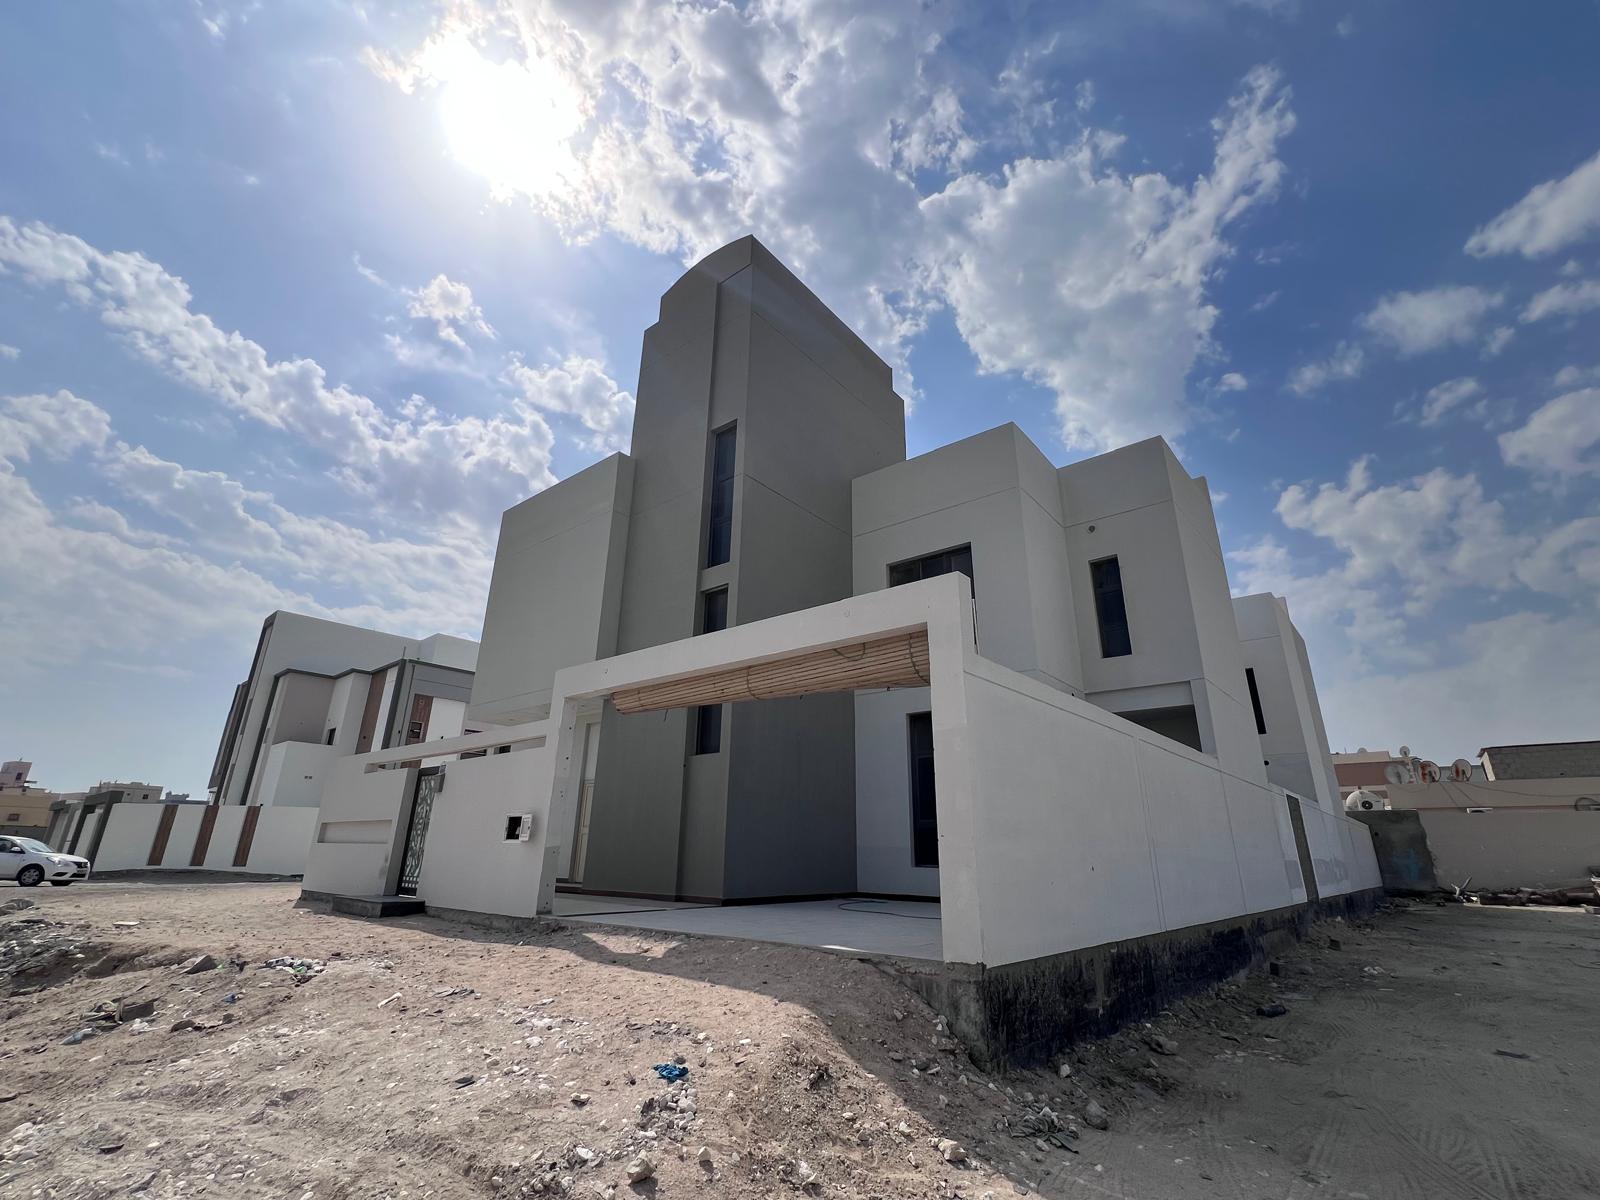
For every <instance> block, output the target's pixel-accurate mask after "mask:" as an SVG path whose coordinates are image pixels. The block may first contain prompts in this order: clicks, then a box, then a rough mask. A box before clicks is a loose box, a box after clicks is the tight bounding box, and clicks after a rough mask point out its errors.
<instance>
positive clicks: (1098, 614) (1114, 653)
mask: <svg viewBox="0 0 1600 1200" xmlns="http://www.w3.org/2000/svg"><path fill="white" fill-rule="evenodd" d="M1107 563H1112V564H1114V565H1115V568H1116V572H1117V586H1116V593H1115V594H1116V603H1117V605H1118V607H1119V608H1121V609H1122V621H1121V622H1120V628H1121V630H1122V642H1121V643H1118V645H1121V646H1122V647H1123V648H1122V649H1115V648H1114V647H1113V646H1111V645H1108V639H1107V637H1106V634H1107V631H1108V630H1111V631H1115V630H1116V629H1117V628H1118V625H1117V624H1116V623H1108V622H1107V620H1106V598H1107V597H1109V596H1110V595H1111V594H1112V593H1111V589H1110V588H1102V587H1101V585H1100V574H1101V571H1102V570H1103V568H1104V567H1105V565H1106V564H1107ZM1089 592H1090V595H1091V596H1092V597H1093V598H1094V619H1095V625H1096V627H1097V629H1098V632H1099V634H1100V657H1101V658H1127V657H1128V656H1129V655H1131V654H1132V653H1133V623H1132V622H1131V621H1130V620H1129V619H1128V594H1127V588H1126V587H1125V586H1124V585H1123V582H1122V560H1121V558H1120V557H1119V556H1118V555H1115V554H1107V555H1103V556H1102V557H1100V558H1096V559H1091V560H1090V562H1089Z"/></svg>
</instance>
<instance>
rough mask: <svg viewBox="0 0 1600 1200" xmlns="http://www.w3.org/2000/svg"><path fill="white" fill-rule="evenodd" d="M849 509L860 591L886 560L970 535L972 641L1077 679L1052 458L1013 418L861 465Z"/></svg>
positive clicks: (885, 571)
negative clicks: (864, 470)
mask: <svg viewBox="0 0 1600 1200" xmlns="http://www.w3.org/2000/svg"><path fill="white" fill-rule="evenodd" d="M851 516H852V521H853V523H854V538H853V541H852V559H853V570H854V590H855V592H856V594H857V595H860V594H862V593H864V592H873V591H877V590H879V589H881V588H885V587H887V586H888V584H889V566H890V565H891V564H893V563H897V562H903V561H905V560H907V559H912V558H921V557H923V556H925V555H929V554H936V553H938V552H939V551H942V550H949V549H952V548H954V547H957V546H962V545H970V546H971V547H972V564H973V571H974V580H973V583H974V586H975V589H976V593H977V616H976V624H977V637H978V649H979V652H980V653H981V654H983V655H984V657H986V658H989V659H992V660H993V661H995V662H998V663H1003V664H1004V665H1006V666H1008V667H1010V668H1011V669H1012V670H1015V671H1021V672H1022V673H1023V674H1025V675H1031V676H1032V677H1033V678H1035V679H1038V680H1040V681H1041V682H1044V683H1048V684H1051V685H1052V686H1055V687H1059V688H1063V689H1066V690H1069V691H1072V690H1081V685H1082V681H1081V670H1080V665H1079V662H1078V646H1077V638H1076V635H1075V632H1074V627H1073V623H1072V618H1071V599H1070V586H1071V585H1070V581H1069V577H1068V571H1067V547H1066V537H1065V533H1064V531H1063V529H1062V525H1061V493H1060V489H1059V488H1058V487H1057V486H1056V481H1055V468H1054V467H1052V466H1051V465H1050V462H1049V460H1048V459H1046V458H1045V456H1044V455H1043V454H1042V453H1040V451H1039V449H1038V447H1036V446H1035V445H1034V444H1033V443H1032V442H1031V441H1029V440H1028V438H1027V437H1026V436H1025V435H1024V434H1023V433H1022V431H1021V430H1020V429H1018V428H1017V427H1016V426H1015V425H1010V424H1007V425H1001V426H999V427H997V428H995V429H990V430H988V431H986V432H984V433H980V434H976V435H974V436H973V437H969V438H965V439H963V440H962V441H959V442H954V443H952V444H950V445H948V446H941V447H940V448H939V449H937V450H933V451H930V452H929V453H927V454H922V455H919V456H917V457H916V458H913V459H908V460H907V461H905V462H902V463H896V464H894V465H893V466H890V467H885V468H883V469H882V470H880V471H874V472H872V473H871V474H870V475H864V476H862V477H861V478H859V479H857V480H856V481H855V484H854V487H853V504H852V512H851Z"/></svg>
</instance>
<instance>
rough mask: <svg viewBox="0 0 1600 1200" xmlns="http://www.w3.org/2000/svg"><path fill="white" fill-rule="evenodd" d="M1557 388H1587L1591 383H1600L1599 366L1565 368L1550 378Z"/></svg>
mask: <svg viewBox="0 0 1600 1200" xmlns="http://www.w3.org/2000/svg"><path fill="white" fill-rule="evenodd" d="M1551 381H1552V382H1553V383H1554V384H1555V385H1556V387H1557V388H1579V387H1587V386H1588V385H1589V384H1592V383H1600V365H1597V366H1593V367H1578V366H1566V367H1562V368H1561V369H1560V370H1559V371H1557V372H1556V373H1555V375H1554V376H1552V377H1551Z"/></svg>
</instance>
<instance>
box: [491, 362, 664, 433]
mask: <svg viewBox="0 0 1600 1200" xmlns="http://www.w3.org/2000/svg"><path fill="white" fill-rule="evenodd" d="M506 380H507V382H508V383H511V384H513V385H514V386H515V387H516V388H517V389H518V390H519V391H520V392H521V393H522V397H523V399H524V400H526V401H527V402H528V403H529V404H531V405H533V406H534V407H535V408H537V409H540V410H541V411H543V412H548V413H561V414H564V415H566V416H573V417H576V418H578V420H579V422H581V423H582V425H583V427H584V428H585V429H587V430H588V431H589V434H590V436H589V437H588V438H586V439H585V442H586V444H587V445H588V446H589V447H590V448H591V449H594V450H602V451H606V452H610V451H614V450H626V449H627V448H628V441H629V439H630V437H631V436H632V434H633V396H632V395H631V394H630V393H628V392H625V391H623V390H622V389H621V388H620V387H618V386H617V383H616V381H615V380H613V379H612V378H611V376H609V375H607V374H606V372H605V368H604V366H603V365H602V364H601V363H599V362H597V361H596V360H595V359H592V358H583V357H579V356H577V355H574V356H572V357H570V358H568V359H566V361H564V362H561V363H557V364H554V365H550V366H543V367H530V366H528V365H527V364H526V363H524V362H522V360H521V359H520V358H516V357H515V356H513V361H512V364H511V366H510V367H509V368H508V369H507V371H506Z"/></svg>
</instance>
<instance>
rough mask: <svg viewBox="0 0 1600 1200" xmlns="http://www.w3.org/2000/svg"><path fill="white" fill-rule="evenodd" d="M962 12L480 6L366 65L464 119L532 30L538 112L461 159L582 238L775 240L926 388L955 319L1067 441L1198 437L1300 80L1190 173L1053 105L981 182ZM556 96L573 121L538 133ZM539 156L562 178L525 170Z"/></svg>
mask: <svg viewBox="0 0 1600 1200" xmlns="http://www.w3.org/2000/svg"><path fill="white" fill-rule="evenodd" d="M958 15H959V14H958V13H957V11H956V10H954V9H950V8H946V7H944V6H938V5H932V6H930V5H923V4H917V3H911V2H904V0H886V2H882V3H878V4H875V5H871V6H868V7H866V8H862V7H860V6H853V5H852V6H837V5H822V4H775V5H766V4H762V5H743V6H740V5H730V4H719V5H714V6H702V5H641V4H631V5H611V6H608V5H572V4H557V3H554V2H553V0H527V2H526V3H523V4H521V5H519V6H518V8H517V16H516V20H515V22H511V21H503V20H501V14H500V12H499V10H497V9H495V8H492V7H490V6H488V5H484V4H474V3H469V2H463V3H460V4H456V5H453V6H451V8H450V9H449V10H448V12H447V14H446V15H445V16H444V17H443V18H442V19H441V20H440V22H439V24H438V25H437V26H436V28H435V29H434V30H433V32H432V33H431V34H430V35H429V36H428V37H427V38H426V39H425V40H424V41H423V43H422V44H421V45H420V46H418V47H416V48H414V49H412V50H410V51H407V52H399V53H397V52H394V51H391V50H383V49H375V50H374V51H373V52H372V53H371V54H369V56H368V60H369V64H370V65H372V66H373V68H374V69H375V70H376V71H377V72H378V73H379V74H380V75H382V76H383V77H384V78H387V79H389V80H392V81H393V82H395V83H396V84H397V85H398V86H400V87H402V88H404V89H405V90H407V91H410V92H412V93H413V94H415V95H416V96H417V97H418V98H419V100H420V101H422V102H426V103H428V104H430V105H438V106H440V107H441V109H443V110H448V109H449V108H450V107H451V106H452V105H454V104H459V103H462V102H463V101H461V100H460V95H466V94H468V93H471V92H472V91H473V89H474V88H480V87H487V86H488V85H487V84H480V83H473V82H471V81H472V80H475V79H479V78H480V77H481V76H484V75H485V72H486V71H487V70H488V66H487V64H488V62H489V59H488V58H486V57H485V51H482V50H480V49H479V46H481V45H482V46H486V45H489V44H491V43H492V44H494V45H495V46H496V47H497V48H499V47H503V46H504V44H505V42H506V40H507V39H508V38H509V39H510V40H511V41H512V43H513V44H514V45H515V47H516V53H515V54H514V55H513V56H512V57H513V59H514V60H515V64H516V68H517V69H518V70H520V71H523V72H525V73H526V75H527V79H526V80H523V79H521V78H520V77H519V79H518V81H517V85H516V87H515V88H509V87H508V89H507V90H508V94H509V93H510V92H516V93H518V94H522V93H526V94H525V95H524V96H523V99H522V100H521V101H515V102H512V103H508V104H506V105H503V106H500V107H498V108H496V109H495V111H494V120H493V122H492V123H490V124H488V125H485V126H484V127H483V128H482V129H481V130H480V140H481V143H482V144H467V145H457V146H456V147H455V150H456V155H457V158H458V159H459V160H460V161H462V162H463V163H466V164H468V165H469V167H470V168H471V169H476V170H479V171H480V172H482V173H483V174H484V175H485V177H486V178H487V179H488V180H489V186H490V190H491V192H492V194H494V195H497V196H501V197H506V196H509V195H515V196H519V197H521V198H523V199H525V200H526V201H527V202H528V203H529V204H531V205H533V206H534V207H535V208H536V209H538V210H539V211H540V212H541V213H543V214H545V215H546V216H547V217H549V218H550V219H551V220H552V221H554V222H555V223H556V225H557V226H558V227H559V228H560V229H561V231H562V232H563V233H564V234H565V236H567V237H568V238H569V239H573V240H583V239H586V238H589V237H592V236H594V235H595V234H597V233H599V232H602V231H604V232H609V233H612V234H615V235H616V236H618V237H621V238H623V239H625V240H627V241H630V242H633V243H635V244H637V245H639V246H643V247H645V248H647V249H650V250H654V251H657V252H661V253H668V254H674V255H678V256H680V257H682V258H684V259H693V258H696V257H698V256H699V255H701V254H703V253H705V252H707V251H709V250H710V249H712V248H714V247H716V246H718V245H721V244H723V243H724V242H727V241H729V240H732V239H733V238H734V237H737V236H739V235H741V234H744V233H747V232H751V231H754V232H756V233H757V234H758V235H759V236H760V237H761V238H762V240H763V241H764V242H766V243H767V244H768V245H769V246H771V247H772V249H773V250H774V251H775V252H776V253H777V254H779V255H780V256H781V257H782V258H783V259H784V260H785V261H786V262H788V263H789V264H790V265H791V266H792V267H794V268H795V269H796V270H797V271H799V272H800V273H801V274H802V275H803V276H804V277H805V279H806V280H807V282H808V283H809V284H810V285H811V286H812V287H813V288H814V289H815V290H816V291H817V292H818V294H819V295H820V296H821V297H822V298H823V299H824V301H826V302H827V303H829V304H830V305H831V306H832V307H834V308H835V309H836V311H838V312H840V314H841V315H842V316H843V317H844V318H845V319H846V320H847V321H849V322H850V323H851V324H852V325H853V326H855V327H856V329H857V330H858V331H859V332H860V333H861V334H862V336H863V337H864V338H865V339H866V340H867V341H868V343H869V344H871V345H873V346H874V347H875V348H876V349H877V350H878V351H879V352H880V353H881V354H883V355H884V356H885V358H886V359H888V360H889V362H890V363H891V365H892V366H894V368H895V370H896V373H897V376H898V379H899V385H900V387H901V389H902V391H903V392H906V394H908V395H911V396H913V397H914V396H915V388H914V385H910V386H908V378H909V372H908V353H909V346H910V343H911V341H912V339H914V338H915V337H916V336H917V335H918V334H919V333H920V332H921V331H922V330H923V329H924V328H925V325H926V321H927V319H928V317H929V315H930V313H931V312H932V311H934V310H935V309H936V308H937V307H939V306H940V305H941V304H947V305H948V306H949V308H950V310H951V312H952V315H953V316H954V317H955V319H956V323H957V325H958V327H959V328H960V330H961V331H962V333H963V336H965V337H966V338H967V340H968V343H969V345H970V346H971V348H972V350H973V352H974V353H975V355H976V356H977V358H978V361H979V365H980V367H981V368H982V369H983V370H985V371H990V372H1016V373H1018V374H1021V375H1024V376H1026V377H1027V378H1029V379H1031V380H1034V381H1036V382H1039V383H1041V384H1043V385H1045V386H1047V387H1049V388H1051V389H1052V390H1053V391H1055V392H1056V394H1057V408H1058V413H1059V415H1060V419H1061V425H1062V432H1063V436H1064V437H1065V438H1066V439H1067V440H1068V441H1070V442H1072V443H1074V444H1078V445H1103V444H1108V443H1112V442H1117V441H1121V440H1126V439H1128V438H1131V437H1139V436H1144V435H1146V434H1149V433H1154V432H1165V433H1169V434H1171V433H1177V432H1181V431H1182V430H1183V429H1184V428H1185V427H1187V426H1188V425H1189V424H1190V423H1191V422H1192V420H1193V415H1194V414H1193V411H1192V409H1191V407H1190V405H1189V403H1188V401H1187V398H1186V387H1187V383H1188V375H1189V373H1190V371H1191V369H1192V368H1193V367H1194V365H1195V363H1196V362H1197V360H1198V359H1199V358H1200V357H1201V356H1203V355H1206V354H1209V353H1210V352H1211V351H1212V350H1213V349H1214V347H1213V346H1212V343H1211V331H1212V327H1213V325H1214V322H1215V320H1216V315H1217V314H1216V311H1215V309H1214V307H1213V306H1212V304H1211V303H1210V302H1209V300H1208V297H1207V290H1208V285H1209V284H1210V282H1211V280H1212V279H1213V278H1214V276H1215V274H1216V273H1217V272H1218V271H1219V270H1220V269H1221V268H1222V266H1223V265H1224V264H1225V262H1226V261H1227V259H1228V257H1229V256H1230V254H1231V253H1232V251H1233V247H1232V245H1231V243H1230V240H1229V237H1230V235H1231V233H1232V228H1233V226H1234V225H1235V224H1236V223H1237V222H1238V220H1239V219H1240V218H1241V216H1242V215H1243V214H1244V213H1245V212H1246V211H1247V210H1249V209H1250V208H1251V207H1253V206H1255V205H1258V204H1260V203H1262V202H1264V201H1266V200H1269V199H1270V198H1271V197H1272V196H1274V195H1275V194H1276V191H1277V189H1278V187H1279V184H1280V181H1281V178H1282V174H1283V170H1284V168H1283V165H1282V163H1281V162H1280V161H1279V159H1278V157H1277V149H1278V145H1279V143H1280V141H1281V140H1282V138H1283V137H1285V136H1286V135H1287V134H1288V133H1289V131H1290V130H1291V129H1292V128H1293V125H1294V117H1293V114H1292V113H1291V112H1290V109H1289V106H1288V99H1287V92H1286V89H1284V88H1283V87H1282V85H1281V82H1280V81H1279V79H1278V77H1277V75H1276V74H1275V73H1274V72H1273V71H1271V70H1269V69H1267V68H1258V69H1256V70H1254V71H1252V72H1250V73H1249V75H1248V76H1247V77H1246V78H1245V80H1244V82H1243V84H1242V86H1241V88H1240V89H1239V94H1238V95H1237V96H1235V97H1234V98H1233V99H1232V100H1231V101H1230V102H1229V104H1228V105H1227V107H1226V109H1225V110H1224V111H1223V113H1222V114H1221V116H1220V117H1219V118H1218V119H1217V120H1216V122H1215V123H1214V137H1215V155H1214V159H1213V162H1212V165H1211V167H1210V168H1209V169H1208V170H1207V171H1206V173H1205V174H1203V175H1202V176H1201V177H1200V178H1199V179H1197V180H1194V181H1193V182H1175V181H1174V180H1173V179H1170V178H1168V177H1167V176H1165V175H1163V174H1160V173H1159V172H1157V171H1155V170H1153V169H1151V168H1148V167H1146V168H1141V169H1140V170H1138V171H1128V170H1123V169H1119V168H1118V167H1117V166H1116V165H1115V164H1114V163H1113V161H1112V156H1113V155H1114V154H1115V152H1116V149H1117V147H1118V146H1119V145H1120V144H1121V141H1122V138H1121V136H1120V135H1117V134H1111V133H1107V132H1105V131H1101V130H1093V129H1086V130H1084V131H1083V132H1082V136H1081V138H1080V139H1079V140H1077V141H1074V142H1072V143H1069V144H1067V145H1066V146H1064V147H1063V146H1061V144H1060V141H1059V138H1057V137H1055V136H1054V135H1053V134H1052V133H1051V132H1050V126H1051V124H1052V120H1053V118H1052V117H1051V116H1050V114H1048V113H1046V114H1043V115H1040V114H1039V113H1036V112H1033V111H1032V108H1030V114H1031V115H1030V119H1028V120H1024V121H1020V122H1019V123H1017V128H1016V129H1015V130H1013V131H1011V132H1009V133H1008V135H1007V137H1008V139H1010V138H1012V137H1015V138H1016V139H1018V140H1022V141H1024V142H1026V141H1027V140H1028V139H1031V138H1034V137H1035V136H1037V137H1038V138H1039V140H1040V143H1041V144H1037V145H1034V144H1029V145H1028V148H1029V149H1030V150H1032V151H1034V154H1033V156H1029V155H1028V154H1023V155H1022V156H1020V157H1016V158H1013V159H1012V161H1010V162H1009V163H1008V164H1005V165H1004V166H1003V167H1002V169H1000V170H998V171H996V172H993V173H983V174H979V173H977V172H975V171H972V170H971V169H970V165H969V164H970V161H971V160H972V156H973V153H974V149H975V147H974V141H975V139H974V137H973V136H972V134H971V133H970V131H969V129H968V118H967V113H966V108H967V106H968V104H969V103H976V104H985V105H990V106H992V105H993V104H994V103H995V101H996V96H997V93H995V91H994V90H993V89H992V88H990V87H989V86H987V85H985V86H983V87H978V86H976V85H975V84H974V82H973V80H972V77H971V74H970V72H967V71H965V70H963V69H962V68H961V66H960V64H959V63H956V62H954V61H953V60H952V56H950V55H949V54H940V53H939V50H940V48H941V46H943V45H944V44H945V42H946V39H947V36H948V35H950V34H951V33H952V32H953V30H954V25H953V22H954V21H955V20H956V19H957V18H958ZM1038 53H1039V54H1041V55H1048V54H1049V53H1050V47H1049V46H1045V47H1044V48H1043V49H1041V50H1040V51H1039V52H1038ZM1034 56H1035V55H1034V52H1033V51H1032V50H1030V51H1029V52H1028V56H1027V58H1028V61H1025V62H1023V63H1022V64H1021V65H1015V64H1014V65H1012V66H1008V67H1007V68H1006V72H1005V73H1004V75H1003V77H1002V78H1001V80H1000V81H999V86H1000V89H1001V91H1000V93H999V99H1000V100H1001V102H1002V103H1005V102H1007V101H1008V100H1014V99H1016V98H1017V97H1019V96H1029V97H1032V91H1031V89H1032V86H1033V85H1032V84H1031V83H1030V81H1029V80H1030V78H1031V74H1032V67H1031V66H1029V65H1028V63H1029V62H1031V59H1032V57H1034ZM497 86H498V85H497ZM463 89H465V90H464V91H463ZM452 95H456V96H457V98H456V99H452ZM1091 97H1092V91H1091V90H1090V89H1087V88H1086V89H1084V90H1082V91H1081V92H1080V93H1079V94H1078V99H1081V100H1083V101H1085V102H1087V101H1088V100H1089V99H1090V98H1091ZM1034 100H1036V97H1034V98H1033V99H1030V100H1029V104H1030V105H1033V104H1034ZM558 101H559V103H558ZM551 105H555V108H556V109H557V110H558V111H559V115H560V116H561V118H562V119H561V120H560V121H557V122H554V123H552V122H551V121H548V120H544V119H542V118H541V115H540V114H541V113H542V112H543V111H544V109H546V108H548V107H550V106H551ZM1085 107H1087V104H1085ZM1033 118H1037V120H1035V119H1033ZM467 140H470V139H467ZM493 145H500V146H502V147H503V148H504V150H505V153H502V154H492V153H487V152H486V151H487V149H489V148H492V146H493ZM529 145H536V146H539V147H541V158H540V162H541V164H542V165H537V164H536V165H537V169H534V166H532V165H530V167H529V169H527V170H508V169H504V167H503V164H504V162H505V161H507V160H508V158H509V157H511V156H514V155H521V154H522V153H523V152H524V151H525V149H526V147H527V146H529ZM991 145H992V143H991ZM1009 149H1010V147H1009V145H1008V146H1007V150H1008V152H1009ZM840 196H849V197H850V203H848V204H841V203H840V202H839V197H840Z"/></svg>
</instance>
